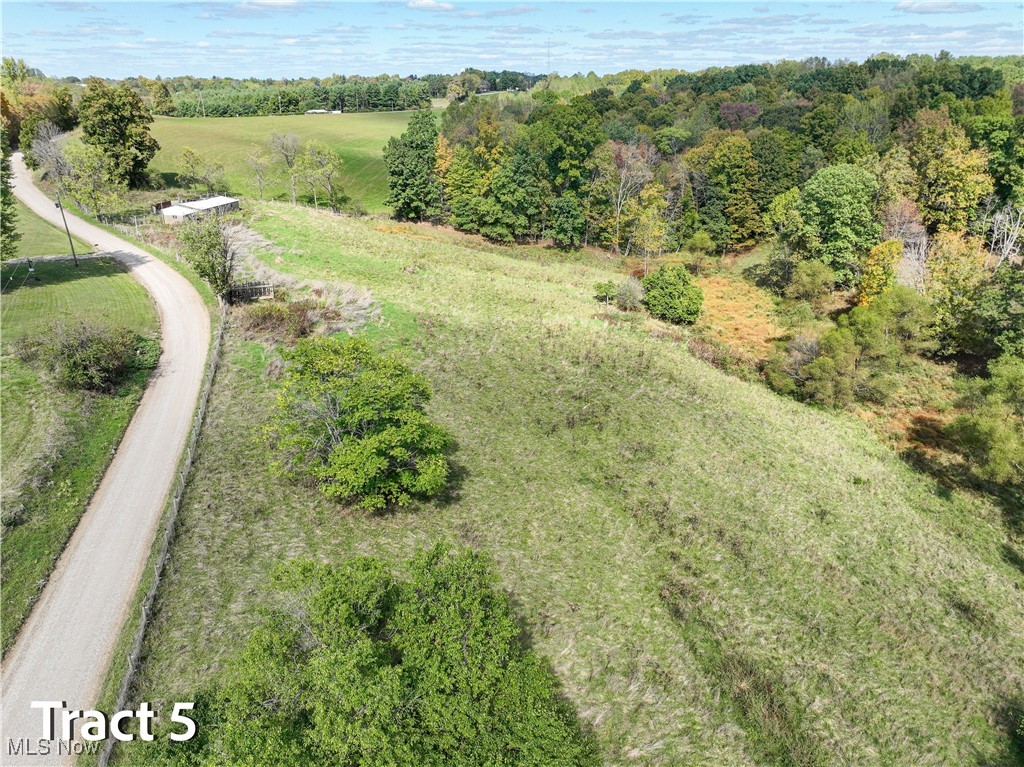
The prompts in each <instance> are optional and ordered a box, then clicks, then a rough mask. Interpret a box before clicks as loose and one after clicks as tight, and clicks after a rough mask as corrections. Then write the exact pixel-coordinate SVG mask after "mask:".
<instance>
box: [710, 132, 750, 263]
mask: <svg viewBox="0 0 1024 767" xmlns="http://www.w3.org/2000/svg"><path fill="white" fill-rule="evenodd" d="M707 173H708V177H709V178H710V180H711V182H712V183H713V184H715V185H716V186H717V187H718V188H719V189H720V190H721V191H722V194H723V195H724V196H725V215H726V218H727V219H728V222H729V237H728V243H727V244H728V246H729V247H731V248H739V247H742V246H743V245H746V244H749V243H750V242H752V241H753V239H754V238H755V237H756V236H757V235H758V234H759V233H760V232H761V217H760V213H759V211H758V209H757V199H756V196H757V193H758V186H759V180H758V179H759V171H758V166H757V161H756V160H755V159H754V155H753V152H752V151H751V147H750V142H749V141H748V140H747V139H746V138H744V137H742V136H739V135H731V136H729V137H727V138H726V139H724V140H723V141H722V142H721V143H719V144H718V146H717V147H716V148H715V150H714V152H713V153H712V155H711V158H710V160H709V161H708V164H707Z"/></svg>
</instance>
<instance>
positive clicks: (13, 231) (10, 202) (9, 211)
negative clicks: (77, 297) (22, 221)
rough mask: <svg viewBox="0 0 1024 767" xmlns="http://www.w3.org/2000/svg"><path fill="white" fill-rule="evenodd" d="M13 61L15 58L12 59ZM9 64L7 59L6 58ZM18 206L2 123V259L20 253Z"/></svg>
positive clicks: (0, 176)
mask: <svg viewBox="0 0 1024 767" xmlns="http://www.w3.org/2000/svg"><path fill="white" fill-rule="evenodd" d="M12 61H13V60H12ZM4 66H5V67H6V66H7V59H6V58H5V59H4ZM20 239H21V232H19V231H18V208H17V205H16V204H15V202H14V192H13V191H12V190H11V149H10V147H9V146H8V145H7V125H6V124H3V125H0V261H6V260H8V259H10V258H14V257H15V256H16V255H17V254H18V240H20Z"/></svg>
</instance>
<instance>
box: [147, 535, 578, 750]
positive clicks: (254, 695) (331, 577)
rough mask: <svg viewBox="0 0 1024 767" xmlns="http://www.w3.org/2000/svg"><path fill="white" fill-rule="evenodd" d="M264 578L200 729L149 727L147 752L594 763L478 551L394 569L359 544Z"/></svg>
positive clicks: (446, 553)
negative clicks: (258, 615) (251, 624)
mask: <svg viewBox="0 0 1024 767" xmlns="http://www.w3.org/2000/svg"><path fill="white" fill-rule="evenodd" d="M272 585H273V586H274V588H275V589H276V590H277V591H279V592H281V597H283V598H282V599H280V600H278V601H279V604H280V605H281V607H280V608H279V609H277V610H274V611H273V612H271V613H270V614H269V615H267V616H266V618H265V620H264V621H263V623H262V624H261V625H260V626H258V627H257V628H256V629H255V631H253V633H252V634H251V635H250V637H249V641H248V645H247V647H246V648H245V650H244V651H243V652H242V653H241V654H240V655H239V656H237V657H236V658H234V659H233V660H232V661H231V662H230V663H229V665H228V668H227V670H226V673H225V675H224V677H223V678H222V679H221V682H220V684H219V686H218V689H217V690H216V692H215V694H214V695H212V696H207V698H206V699H203V697H202V696H197V701H198V703H197V706H199V707H200V708H197V711H196V715H197V719H199V721H200V722H201V727H200V733H199V736H200V737H198V738H197V739H196V740H195V741H193V742H189V743H184V744H178V743H170V742H169V740H168V739H167V738H160V737H158V738H157V739H156V741H155V742H154V743H153V744H152V745H151V746H148V748H149V749H151V753H152V755H153V757H154V758H152V759H148V760H147V763H149V764H153V763H156V764H167V763H171V764H177V765H181V764H190V765H192V764H194V765H209V766H210V767H212V765H215V764H216V765H221V764H235V765H243V764H244V765H248V766H249V767H279V766H281V765H300V764H301V765H308V766H309V767H320V766H321V765H322V766H324V767H326V766H327V765H366V766H367V767H376V766H378V765H379V766H380V767H385V766H388V765H393V766H395V767H397V766H398V765H410V766H411V765H419V766H420V767H432V766H436V767H442V766H443V767H471V766H472V767H476V766H479V767H484V766H485V765H486V766H491V765H504V766H506V767H512V766H513V765H522V766H523V767H527V766H532V767H583V766H584V765H596V764H597V761H598V760H597V757H596V753H595V749H594V747H593V743H592V741H591V740H590V739H589V738H587V737H586V736H585V735H584V733H583V732H582V730H581V728H580V724H579V721H578V719H577V717H576V713H575V712H574V711H573V709H572V707H571V706H570V705H569V704H568V703H566V702H565V700H564V699H562V698H561V696H560V695H559V690H558V681H557V679H556V678H555V676H554V674H553V673H552V672H551V670H550V669H549V668H548V666H547V664H546V663H545V662H544V660H543V659H541V658H540V657H538V656H537V655H536V654H535V653H534V652H533V651H531V650H528V649H525V648H524V647H523V645H522V643H521V641H520V633H521V629H520V627H519V625H518V623H517V622H516V620H515V617H514V615H513V614H512V611H511V609H510V607H509V604H508V600H507V599H506V597H505V596H504V594H503V593H502V592H501V590H500V588H499V587H498V583H497V578H496V577H495V575H494V572H493V568H492V567H491V563H490V561H489V560H488V559H487V557H486V556H485V555H483V554H479V553H477V552H474V551H473V550H471V549H468V548H464V549H460V550H455V551H453V550H450V549H448V548H447V547H446V546H444V545H438V546H436V547H435V548H434V549H432V550H428V551H424V552H421V553H420V554H419V555H418V556H417V557H416V558H415V559H414V560H413V562H412V565H411V567H410V568H409V577H408V579H407V580H399V579H397V578H396V577H395V576H394V575H392V573H391V571H390V569H389V567H388V564H387V563H386V562H382V561H380V560H378V559H373V558H369V557H365V558H356V559H351V560H349V561H347V562H345V563H343V564H342V565H340V566H337V567H332V566H330V565H325V564H321V563H318V562H293V563H288V564H286V565H282V566H281V567H279V568H278V569H277V570H276V571H275V572H274V573H273V574H272ZM189 699H190V700H191V699H192V698H189ZM161 752H162V753H161Z"/></svg>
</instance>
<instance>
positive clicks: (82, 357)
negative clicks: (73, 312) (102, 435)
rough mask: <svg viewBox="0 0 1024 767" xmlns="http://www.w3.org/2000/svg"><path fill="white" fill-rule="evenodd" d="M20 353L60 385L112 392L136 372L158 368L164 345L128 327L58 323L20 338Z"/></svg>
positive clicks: (18, 350)
mask: <svg viewBox="0 0 1024 767" xmlns="http://www.w3.org/2000/svg"><path fill="white" fill-rule="evenodd" d="M17 352H18V355H19V356H20V357H21V358H22V359H23V360H24V361H26V362H29V361H34V360H35V361H38V362H40V363H41V364H42V365H43V367H45V368H46V369H47V370H49V371H50V373H52V374H53V377H54V379H55V380H56V382H57V383H58V384H59V385H60V386H63V387H65V388H67V389H86V390H89V391H99V392H109V391H113V390H114V389H115V388H117V385H118V384H120V383H121V382H122V381H123V380H124V379H125V377H126V376H127V375H128V374H129V373H130V372H131V371H132V370H136V369H140V368H142V369H145V368H152V367H155V366H156V362H157V359H158V358H159V356H160V345H159V344H158V343H157V342H156V341H152V340H149V339H145V338H142V337H141V336H139V335H138V334H136V333H134V332H132V331H131V330H129V329H128V328H124V327H107V326H104V325H94V324H92V323H88V322H80V323H77V324H69V323H65V322H57V323H55V324H54V325H53V326H51V327H50V329H49V330H48V331H47V332H45V333H44V334H43V335H41V336H39V337H33V338H25V339H20V340H19V342H18V346H17Z"/></svg>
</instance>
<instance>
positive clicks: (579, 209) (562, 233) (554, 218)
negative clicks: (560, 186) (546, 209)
mask: <svg viewBox="0 0 1024 767" xmlns="http://www.w3.org/2000/svg"><path fill="white" fill-rule="evenodd" d="M586 225H587V220H586V218H585V217H584V215H583V206H582V205H581V204H580V201H579V199H577V197H576V195H573V194H564V195H562V196H561V197H556V198H555V199H554V201H552V203H551V230H550V231H551V240H552V241H553V242H554V243H555V246H556V247H558V248H561V249H562V250H575V249H576V248H579V247H580V245H581V244H582V243H583V230H584V229H585V228H586Z"/></svg>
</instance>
